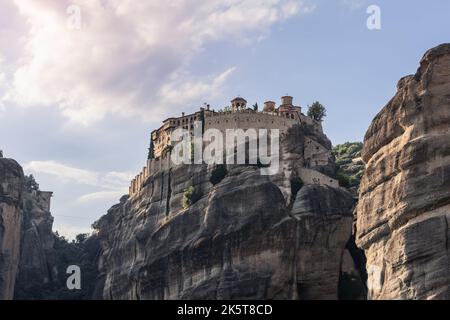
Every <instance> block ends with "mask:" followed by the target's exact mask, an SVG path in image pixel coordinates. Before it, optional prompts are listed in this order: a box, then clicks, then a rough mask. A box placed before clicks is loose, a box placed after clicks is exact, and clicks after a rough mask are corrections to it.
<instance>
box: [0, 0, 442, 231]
mask: <svg viewBox="0 0 450 320" xmlns="http://www.w3.org/2000/svg"><path fill="white" fill-rule="evenodd" d="M169 2H170V3H169ZM73 5H75V7H74V6H73ZM369 5H377V6H379V8H380V9H381V29H380V30H369V29H368V28H367V23H366V21H367V19H368V17H369V14H368V13H367V12H366V10H367V8H368V6H369ZM78 12H79V15H78ZM78 17H80V20H78ZM78 21H79V22H80V24H79V26H80V28H78V24H77V22H78ZM444 42H450V2H449V1H447V0H433V1H411V0H408V1H407V0H396V1H392V0H391V1H388V0H385V1H365V0H338V1H327V0H317V1H314V0H298V1H295V0H225V1H216V0H195V1H184V0H175V1H167V0H150V1H137V0H134V1H133V0H102V1H100V0H73V1H65V0H64V1H63V0H15V1H12V0H0V149H2V150H3V151H4V155H5V157H9V158H14V159H16V160H17V161H18V162H19V163H20V164H22V166H23V167H24V170H25V172H26V173H27V174H30V173H32V174H33V175H34V176H35V177H36V179H37V180H38V182H39V183H40V185H41V189H43V190H51V191H54V197H53V199H52V200H53V202H52V214H53V216H54V217H55V223H54V229H55V230H58V231H59V232H60V233H62V234H64V235H66V236H68V237H73V236H74V235H75V234H77V233H80V232H89V231H90V225H91V223H92V222H94V221H95V220H96V219H98V218H99V217H100V216H101V215H103V214H105V213H106V211H107V209H108V208H109V207H111V206H112V205H113V204H115V203H117V201H118V199H119V198H120V196H121V195H122V194H125V193H126V191H127V189H128V184H129V180H130V179H131V178H132V176H134V175H135V174H137V173H138V172H139V171H140V169H141V168H142V166H143V165H144V163H145V160H146V156H147V147H148V137H149V133H150V131H151V130H153V129H155V128H157V127H158V126H159V125H160V122H161V120H163V119H164V118H165V117H167V116H177V115H181V112H182V111H185V112H190V111H194V110H197V109H198V108H199V107H200V106H202V105H203V103H204V102H208V103H209V104H211V105H212V107H214V108H216V109H220V108H222V107H224V106H226V105H228V104H229V101H230V100H231V99H232V98H233V97H235V96H237V95H241V96H243V97H245V98H246V99H247V100H248V101H249V103H251V104H254V103H255V102H258V104H259V105H260V106H261V105H262V104H263V102H264V101H265V100H269V99H270V100H274V101H279V98H280V97H281V96H282V95H285V94H289V95H292V96H294V102H295V104H297V105H301V106H302V107H304V108H305V109H306V107H307V105H308V104H311V103H312V102H313V101H315V100H319V101H320V102H321V103H322V104H323V105H325V106H326V108H327V110H328V117H327V118H326V120H325V122H324V129H325V132H326V134H327V135H328V137H329V138H330V139H331V141H332V142H333V144H338V143H343V142H345V141H361V140H362V139H363V136H364V133H365V130H366V129H367V127H368V126H369V124H370V122H371V120H372V118H373V117H374V116H375V115H376V113H377V112H378V111H379V110H380V109H381V108H382V107H383V106H384V105H385V104H386V103H387V101H388V100H389V99H390V98H391V97H392V96H393V94H394V93H395V89H396V84H397V81H398V80H399V79H400V78H401V77H403V76H405V75H408V74H411V73H414V72H415V71H416V69H417V67H418V63H419V60H420V58H421V57H422V55H423V54H424V53H425V51H426V50H427V49H429V48H431V47H434V46H436V45H438V44H441V43H444Z"/></svg>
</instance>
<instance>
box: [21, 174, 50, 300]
mask: <svg viewBox="0 0 450 320" xmlns="http://www.w3.org/2000/svg"><path fill="white" fill-rule="evenodd" d="M50 195H51V194H50V193H48V192H41V191H40V190H39V186H38V185H37V184H36V182H35V181H34V179H33V177H32V176H30V177H25V184H24V187H23V193H22V202H23V206H22V212H21V213H22V218H23V225H22V233H21V246H20V247H21V250H20V262H19V272H18V275H17V279H16V285H15V292H14V298H15V299H36V298H45V295H44V291H45V290H44V288H45V287H47V286H48V285H49V284H50V283H52V282H56V281H57V276H58V270H57V265H56V257H55V254H56V253H55V249H54V243H55V235H54V234H53V231H52V226H53V216H52V215H51V213H50V211H49V210H50V203H49V201H50V198H49V196H50Z"/></svg>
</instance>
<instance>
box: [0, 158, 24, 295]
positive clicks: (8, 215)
mask: <svg viewBox="0 0 450 320" xmlns="http://www.w3.org/2000/svg"><path fill="white" fill-rule="evenodd" d="M23 179H24V178H23V171H22V168H21V167H20V165H19V164H18V163H17V162H15V161H14V160H11V159H4V158H0V299H12V297H13V295H14V283H15V279H16V274H17V270H18V264H19V259H20V238H21V230H22V214H21V205H22V187H23Z"/></svg>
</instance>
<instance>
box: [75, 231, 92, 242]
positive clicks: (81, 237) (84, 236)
mask: <svg viewBox="0 0 450 320" xmlns="http://www.w3.org/2000/svg"><path fill="white" fill-rule="evenodd" d="M88 237H89V233H80V234H77V235H76V236H75V240H76V243H83V242H84V241H85V240H86V239H87V238H88Z"/></svg>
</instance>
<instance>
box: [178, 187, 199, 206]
mask: <svg viewBox="0 0 450 320" xmlns="http://www.w3.org/2000/svg"><path fill="white" fill-rule="evenodd" d="M201 197H202V195H201V194H200V192H199V191H198V190H195V188H194V187H193V186H190V187H188V188H187V189H186V191H184V194H183V208H184V209H187V208H189V207H190V206H191V205H193V204H194V203H196V202H197V201H198V200H199V199H200V198H201Z"/></svg>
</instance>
